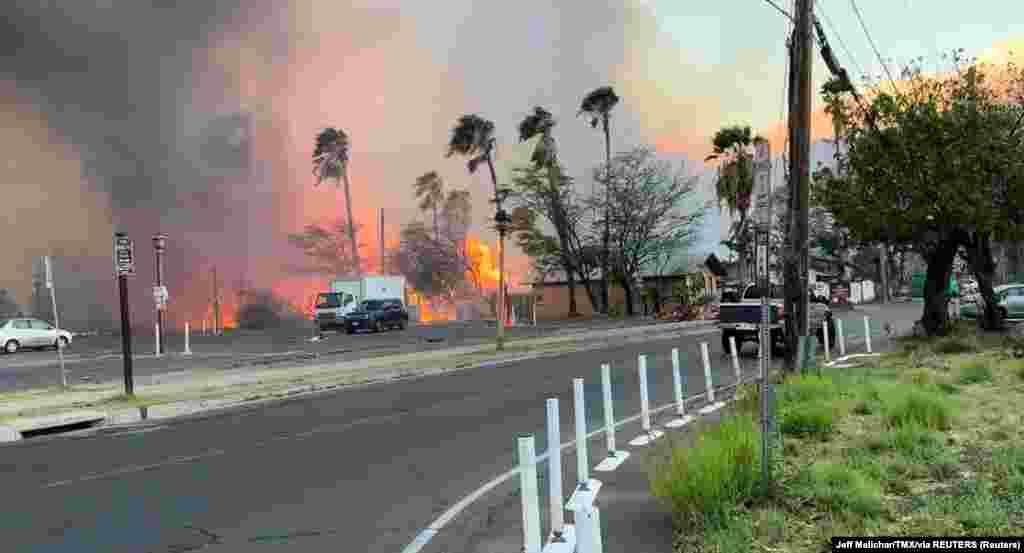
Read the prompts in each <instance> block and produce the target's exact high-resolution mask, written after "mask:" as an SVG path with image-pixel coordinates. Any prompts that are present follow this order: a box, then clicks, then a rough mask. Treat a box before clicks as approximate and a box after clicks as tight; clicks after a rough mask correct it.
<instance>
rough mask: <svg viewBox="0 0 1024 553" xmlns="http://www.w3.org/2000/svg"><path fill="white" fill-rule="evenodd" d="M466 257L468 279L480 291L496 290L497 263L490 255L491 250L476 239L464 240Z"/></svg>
mask: <svg viewBox="0 0 1024 553" xmlns="http://www.w3.org/2000/svg"><path fill="white" fill-rule="evenodd" d="M466 257H467V258H468V259H469V265H470V267H471V269H470V270H469V271H467V276H468V277H469V279H470V280H471V281H472V282H473V283H474V284H476V285H477V287H478V288H480V289H481V290H497V289H498V279H499V278H498V277H499V276H500V275H499V271H498V262H497V259H496V257H495V256H494V255H492V254H491V248H490V246H488V245H487V244H484V243H483V242H481V241H480V240H478V239H476V238H469V239H467V240H466Z"/></svg>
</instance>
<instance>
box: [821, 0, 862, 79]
mask: <svg viewBox="0 0 1024 553" xmlns="http://www.w3.org/2000/svg"><path fill="white" fill-rule="evenodd" d="M814 6H815V10H817V11H820V12H821V16H822V17H824V18H825V23H826V24H827V25H828V28H829V30H830V31H832V34H834V35H836V38H837V39H839V45H840V46H842V47H843V52H846V55H847V57H849V58H850V61H851V62H853V64H854V65H856V66H857V70H858V71H860V74H861V77H864V76H866V75H867V74H868V72H867V71H864V67H863V66H862V65H861V64H860V62H858V61H857V58H856V57H854V55H853V52H851V51H850V49H849V48H847V46H846V41H845V40H843V36H842V35H840V34H839V31H838V30H836V27H835V25H833V24H832V18H831V17H829V16H828V14H827V13H825V10H824V8H822V2H820V1H819V2H817V3H815V5H814Z"/></svg>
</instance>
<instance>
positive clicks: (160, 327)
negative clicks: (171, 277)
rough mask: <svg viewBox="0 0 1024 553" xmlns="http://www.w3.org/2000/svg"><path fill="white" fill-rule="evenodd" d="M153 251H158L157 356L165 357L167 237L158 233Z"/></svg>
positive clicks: (154, 238)
mask: <svg viewBox="0 0 1024 553" xmlns="http://www.w3.org/2000/svg"><path fill="white" fill-rule="evenodd" d="M153 249H154V250H156V287H155V288H154V299H155V301H156V340H157V341H156V344H157V350H156V354H157V355H163V353H164V351H165V350H166V349H167V348H165V347H164V308H165V307H166V306H165V304H164V302H163V286H164V252H165V251H166V250H167V235H166V234H163V233H162V232H158V233H156V234H154V235H153Z"/></svg>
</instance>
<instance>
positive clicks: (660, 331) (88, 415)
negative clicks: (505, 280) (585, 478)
mask: <svg viewBox="0 0 1024 553" xmlns="http://www.w3.org/2000/svg"><path fill="white" fill-rule="evenodd" d="M715 323H717V321H685V322H681V323H667V324H658V325H649V326H645V327H639V328H626V329H615V331H613V332H608V331H593V330H590V331H583V332H578V333H574V334H571V335H570V336H572V337H575V338H577V339H579V340H580V341H581V342H582V343H580V344H572V342H571V341H570V340H565V341H560V342H555V343H554V344H549V345H555V346H557V345H559V344H564V345H567V346H569V347H570V349H556V350H554V351H541V352H538V353H528V354H521V355H514V356H509V357H507V358H502V359H492V360H485V361H479V362H475V363H472V364H470V365H466V366H459V365H458V363H457V362H456V361H455V359H456V358H457V357H458V356H460V355H474V354H479V353H483V352H485V351H486V349H487V348H488V347H491V346H490V345H481V346H468V347H466V348H465V350H464V351H458V352H455V353H453V355H452V356H451V357H452V358H453V359H451V360H448V361H446V360H443V359H441V360H438V362H436V363H437V365H444V366H437V365H435V366H431V367H424V368H416V369H402V368H382V369H381V370H380V372H379V373H378V374H376V375H374V376H373V377H371V378H367V379H365V380H363V381H360V382H355V383H348V384H340V383H331V384H303V385H298V386H292V387H289V388H285V389H282V390H277V391H270V392H262V393H259V394H254V395H253V396H250V397H246V398H242V399H211V400H185V401H177V402H173V403H164V404H159V405H153V406H149V407H133V408H123V409H118V410H114V411H109V412H106V413H103V412H97V411H79V412H71V413H62V414H58V415H52V416H46V417H35V418H31V419H29V418H22V419H13V420H12V421H10V422H9V424H10V425H11V427H12V429H13V430H14V431H15V432H18V431H20V432H25V431H26V430H25V429H26V428H28V429H30V430H28V431H32V432H35V431H39V430H44V429H57V428H60V427H62V426H75V425H81V424H84V423H86V422H91V421H95V422H97V423H98V424H99V425H101V426H103V427H105V428H111V427H116V426H127V425H132V424H140V423H145V422H149V421H153V420H162V419H171V418H177V417H183V416H188V415H195V414H199V413H204V412H209V411H218V410H223V409H228V408H232V407H240V406H244V405H254V404H258V403H263V402H271V401H280V400H283V399H290V398H295V397H298V396H302V395H309V394H315V393H322V392H328V391H334V390H339V389H343V388H353V387H357V386H362V385H368V384H382V383H389V382H396V381H401V380H408V379H414V378H423V377H428V376H437V375H443V374H451V373H455V372H460V371H464V370H471V369H480V368H492V367H498V366H502V365H507V364H510V363H519V362H523V361H531V360H535V359H545V358H550V357H558V356H561V355H566V354H569V353H574V352H580V351H591V350H596V349H601V348H603V347H606V346H607V345H608V344H607V343H606V342H602V341H601V338H616V337H617V338H625V339H626V340H627V341H633V340H635V339H637V337H643V338H645V339H646V338H650V339H658V338H660V337H662V336H663V337H665V338H669V337H672V336H687V335H689V332H688V331H691V332H692V331H698V332H697V333H698V334H703V333H705V332H706V331H703V330H704V329H706V328H707V327H711V326H713V325H714V324H715ZM509 345H510V346H512V347H514V342H513V343H510V344H509ZM452 349H455V350H459V349H462V348H452ZM18 438H19V439H20V438H21V436H20V434H19V437H18ZM2 441H4V440H3V439H2V437H0V442H2ZM9 441H13V440H9Z"/></svg>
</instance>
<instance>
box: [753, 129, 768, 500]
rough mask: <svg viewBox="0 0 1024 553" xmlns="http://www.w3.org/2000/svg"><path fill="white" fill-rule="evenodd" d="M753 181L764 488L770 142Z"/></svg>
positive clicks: (757, 151)
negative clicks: (759, 296) (759, 308)
mask: <svg viewBox="0 0 1024 553" xmlns="http://www.w3.org/2000/svg"><path fill="white" fill-rule="evenodd" d="M754 182H755V184H756V186H757V195H758V206H757V207H758V209H757V211H758V229H757V271H758V280H759V284H760V288H761V325H760V327H761V328H760V329H759V330H760V340H759V342H760V346H761V347H760V348H759V349H760V352H759V355H758V357H759V359H758V365H759V369H760V370H759V373H760V377H761V390H760V392H761V394H760V395H761V477H762V481H763V482H764V484H765V485H770V483H771V480H770V478H771V474H770V470H771V461H770V458H769V455H770V441H769V430H770V424H769V423H770V416H771V411H770V406H769V405H768V402H769V399H770V398H769V396H770V390H769V387H770V386H771V383H770V379H769V373H770V372H771V371H770V369H771V367H770V366H769V360H770V357H769V356H770V355H771V346H772V337H771V326H770V325H771V313H770V309H771V306H770V305H769V295H770V293H769V290H770V288H771V279H770V278H769V272H768V264H769V256H768V246H769V237H770V231H771V220H772V204H771V151H770V148H769V145H768V142H767V141H758V142H757V143H755V144H754Z"/></svg>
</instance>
